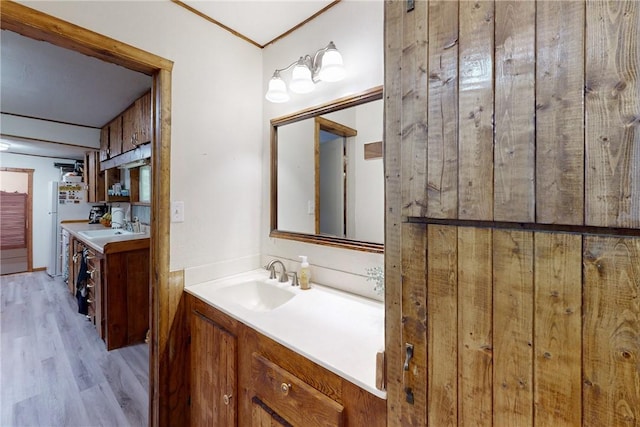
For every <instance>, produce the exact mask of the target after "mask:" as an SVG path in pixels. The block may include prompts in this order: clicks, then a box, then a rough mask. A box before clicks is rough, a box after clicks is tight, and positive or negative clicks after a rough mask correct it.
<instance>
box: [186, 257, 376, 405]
mask: <svg viewBox="0 0 640 427" xmlns="http://www.w3.org/2000/svg"><path fill="white" fill-rule="evenodd" d="M252 280H261V281H262V280H264V281H265V286H277V287H282V288H285V289H287V290H290V291H292V292H294V293H295V294H296V295H295V297H293V298H292V299H290V300H289V301H287V302H286V303H284V304H283V305H281V306H279V307H277V308H275V309H273V310H272V311H266V312H257V311H252V310H249V309H247V308H244V307H243V306H241V305H239V304H236V303H234V302H232V301H229V300H228V299H224V298H220V297H219V295H218V296H216V293H217V291H218V290H219V289H222V288H225V287H228V286H231V285H236V284H239V283H243V282H247V281H252ZM185 291H186V292H188V293H190V294H191V295H194V296H196V297H198V298H200V299H202V300H203V301H205V302H207V303H208V304H210V305H212V306H213V307H215V308H216V309H218V310H220V311H222V312H224V313H226V314H227V315H229V316H231V317H233V318H235V319H237V320H239V321H240V322H242V323H244V324H245V325H247V326H250V327H252V328H253V329H255V330H256V331H258V332H260V333H262V334H264V335H266V336H267V337H269V338H271V339H273V340H274V341H277V342H278V343H280V344H282V345H284V346H285V347H287V348H289V349H291V350H293V351H295V352H297V353H300V354H301V355H303V356H305V357H307V358H308V359H310V360H312V361H313V362H315V363H317V364H319V365H321V366H323V367H324V368H326V369H328V370H330V371H331V372H333V373H335V374H336V375H339V376H341V377H342V378H344V379H346V380H348V381H351V382H352V383H354V384H356V385H358V386H359V387H361V388H363V389H365V390H367V391H369V392H370V393H372V394H374V395H375V396H378V397H380V398H383V399H386V392H385V391H381V390H378V389H377V388H376V354H377V353H378V352H379V351H382V350H383V349H384V304H383V303H381V302H378V301H373V300H370V299H367V298H363V297H359V296H357V295H353V294H348V293H346V292H341V291H338V290H334V289H332V288H328V287H325V286H321V285H317V284H312V288H311V289H309V290H305V291H303V290H301V289H300V288H299V287H293V286H291V285H290V284H287V283H278V281H277V280H276V279H272V280H268V273H267V271H266V270H263V269H259V270H253V271H250V272H248V273H243V274H239V275H235V276H231V277H228V278H224V279H219V280H214V281H210V282H205V283H200V284H197V285H193V286H189V287H186V288H185Z"/></svg>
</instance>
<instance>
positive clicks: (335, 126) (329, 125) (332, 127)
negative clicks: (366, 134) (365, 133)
mask: <svg viewBox="0 0 640 427" xmlns="http://www.w3.org/2000/svg"><path fill="white" fill-rule="evenodd" d="M316 123H317V124H318V125H319V127H318V128H317V129H319V130H324V131H327V132H331V133H334V134H336V135H340V136H344V137H349V136H356V135H357V134H358V131H357V130H355V129H353V128H350V127H349V126H345V125H343V124H342V123H338V122H334V121H333V120H329V119H325V118H324V117H316Z"/></svg>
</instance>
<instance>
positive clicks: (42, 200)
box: [0, 153, 89, 268]
mask: <svg viewBox="0 0 640 427" xmlns="http://www.w3.org/2000/svg"><path fill="white" fill-rule="evenodd" d="M74 161H75V160H69V159H60V158H50V157H35V156H24V155H22V154H12V153H0V166H2V167H7V168H20V169H34V172H33V227H32V237H33V268H44V267H47V265H48V264H49V254H50V249H51V235H52V230H51V216H50V215H49V211H50V210H51V206H50V194H51V187H50V185H49V183H50V182H51V181H60V169H58V168H56V167H55V166H54V165H53V164H54V163H58V162H59V163H73V162H74ZM87 215H89V210H88V209H87Z"/></svg>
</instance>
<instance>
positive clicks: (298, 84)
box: [265, 41, 344, 102]
mask: <svg viewBox="0 0 640 427" xmlns="http://www.w3.org/2000/svg"><path fill="white" fill-rule="evenodd" d="M329 51H331V52H330V55H331V56H330V58H331V59H329V56H327V57H326V58H325V54H327V52H329ZM327 55H329V54H327ZM324 59H327V60H328V62H329V65H328V66H327V64H325V65H324V66H323V60H324ZM294 67H295V68H294ZM291 68H293V79H292V82H291V90H292V91H294V92H296V93H308V92H310V91H312V90H313V84H314V83H318V82H319V81H320V80H326V81H328V82H335V81H338V80H340V79H342V77H344V68H343V66H342V57H341V56H340V53H339V52H338V50H337V49H336V46H335V44H333V42H332V41H331V42H329V44H328V45H326V46H325V47H323V48H321V49H318V50H317V51H316V52H315V53H314V54H313V56H312V55H304V56H301V57H300V58H299V59H298V60H297V61H294V62H292V63H291V64H289V65H287V66H286V67H284V68H277V69H276V70H275V71H274V72H273V76H272V77H271V80H270V81H269V90H268V91H267V94H266V95H265V97H266V98H267V100H269V101H271V102H286V101H287V100H288V99H289V95H288V93H287V87H286V86H285V83H284V81H283V80H282V77H281V76H280V73H283V72H285V71H288V70H290V69H291ZM336 68H337V69H338V70H337V71H338V72H337V73H336ZM329 70H331V71H329ZM294 85H295V88H294Z"/></svg>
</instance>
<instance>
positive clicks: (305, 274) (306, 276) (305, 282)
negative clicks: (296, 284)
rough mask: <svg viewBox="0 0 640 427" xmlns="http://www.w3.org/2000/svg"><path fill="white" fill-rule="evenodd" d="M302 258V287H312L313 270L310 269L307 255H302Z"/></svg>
mask: <svg viewBox="0 0 640 427" xmlns="http://www.w3.org/2000/svg"><path fill="white" fill-rule="evenodd" d="M300 258H302V262H301V263H300V289H305V290H306V289H311V283H310V282H311V270H310V269H309V263H308V262H307V257H306V256H304V255H300Z"/></svg>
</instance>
